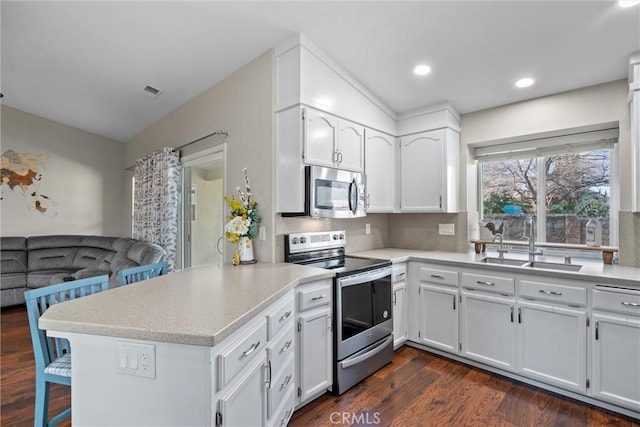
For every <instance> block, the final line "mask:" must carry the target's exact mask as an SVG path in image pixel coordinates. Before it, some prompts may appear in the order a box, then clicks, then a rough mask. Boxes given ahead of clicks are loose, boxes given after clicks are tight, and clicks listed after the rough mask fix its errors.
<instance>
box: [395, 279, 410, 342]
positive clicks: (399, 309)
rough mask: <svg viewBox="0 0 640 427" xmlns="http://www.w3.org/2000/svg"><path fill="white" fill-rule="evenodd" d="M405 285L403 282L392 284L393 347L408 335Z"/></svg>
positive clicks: (403, 340)
mask: <svg viewBox="0 0 640 427" xmlns="http://www.w3.org/2000/svg"><path fill="white" fill-rule="evenodd" d="M407 323H408V318H407V286H406V284H405V282H400V283H394V284H393V348H394V350H395V349H396V348H398V347H400V346H401V345H402V344H404V342H405V341H406V340H407V337H408V335H409V332H408V329H407V326H408V325H407Z"/></svg>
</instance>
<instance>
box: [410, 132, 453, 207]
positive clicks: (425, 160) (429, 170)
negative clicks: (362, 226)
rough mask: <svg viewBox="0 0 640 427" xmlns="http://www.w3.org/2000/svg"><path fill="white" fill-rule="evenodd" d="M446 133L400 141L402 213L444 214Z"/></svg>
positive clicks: (424, 135) (426, 133)
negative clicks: (442, 212)
mask: <svg viewBox="0 0 640 427" xmlns="http://www.w3.org/2000/svg"><path fill="white" fill-rule="evenodd" d="M443 165H444V133H443V131H442V130H436V131H430V132H423V133H420V134H417V135H412V136H408V137H404V138H402V139H400V210H401V211H402V212H441V211H442V197H443V195H444V194H443V193H444V178H443V176H444V175H443V174H444V166H443Z"/></svg>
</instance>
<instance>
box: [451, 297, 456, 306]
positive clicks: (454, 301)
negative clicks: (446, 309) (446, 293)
mask: <svg viewBox="0 0 640 427" xmlns="http://www.w3.org/2000/svg"><path fill="white" fill-rule="evenodd" d="M451 296H452V297H453V309H454V310H455V309H456V296H455V295H451Z"/></svg>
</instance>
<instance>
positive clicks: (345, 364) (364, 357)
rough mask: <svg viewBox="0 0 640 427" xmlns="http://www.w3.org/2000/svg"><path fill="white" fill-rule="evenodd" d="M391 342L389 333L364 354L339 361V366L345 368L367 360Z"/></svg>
mask: <svg viewBox="0 0 640 427" xmlns="http://www.w3.org/2000/svg"><path fill="white" fill-rule="evenodd" d="M390 342H393V335H389V337H388V338H387V339H386V340H384V341H383V342H382V343H380V344H379V345H378V346H377V347H375V348H373V349H371V350H369V351H368V352H366V353H365V354H361V355H359V356H355V357H350V358H348V359H346V360H344V361H342V362H340V367H341V368H342V369H346V368H348V367H349V366H353V365H356V364H358V363H360V362H362V361H363V360H367V359H370V358H372V357H373V356H375V355H376V354H378V353H380V352H381V351H382V350H384V348H385V347H386V346H387V345H388V344H389V343H390Z"/></svg>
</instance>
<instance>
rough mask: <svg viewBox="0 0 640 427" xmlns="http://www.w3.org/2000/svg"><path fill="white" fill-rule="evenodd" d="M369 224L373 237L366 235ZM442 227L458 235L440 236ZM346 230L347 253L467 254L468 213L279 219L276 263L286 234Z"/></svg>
mask: <svg viewBox="0 0 640 427" xmlns="http://www.w3.org/2000/svg"><path fill="white" fill-rule="evenodd" d="M366 224H370V225H371V234H368V235H367V234H366V233H365V229H366ZM440 224H454V229H455V235H453V236H441V235H439V225H440ZM328 230H345V231H346V234H347V253H351V252H358V251H365V250H370V249H380V248H403V249H422V250H442V251H452V252H466V251H468V250H469V249H470V245H469V242H468V239H467V214H466V212H463V213H457V214H431V213H429V214H369V215H367V216H366V217H364V218H354V219H331V218H309V217H287V218H283V217H282V216H280V215H278V216H277V218H276V249H275V250H276V261H278V262H281V261H284V235H285V234H289V233H298V232H304V231H328Z"/></svg>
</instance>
